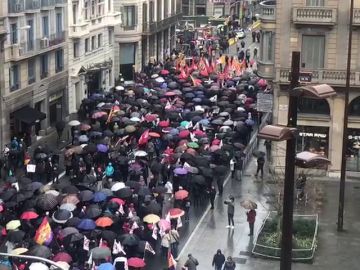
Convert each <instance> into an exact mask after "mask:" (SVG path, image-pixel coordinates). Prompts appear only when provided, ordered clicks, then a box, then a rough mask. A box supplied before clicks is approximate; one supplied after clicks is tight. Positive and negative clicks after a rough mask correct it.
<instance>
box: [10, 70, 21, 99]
mask: <svg viewBox="0 0 360 270" xmlns="http://www.w3.org/2000/svg"><path fill="white" fill-rule="evenodd" d="M9 76H10V91H11V92H12V91H15V90H17V89H19V88H20V67H19V65H13V66H12V67H11V68H10V69H9Z"/></svg>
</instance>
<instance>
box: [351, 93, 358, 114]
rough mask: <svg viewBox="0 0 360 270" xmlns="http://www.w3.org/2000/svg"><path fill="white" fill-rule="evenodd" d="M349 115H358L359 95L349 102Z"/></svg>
mask: <svg viewBox="0 0 360 270" xmlns="http://www.w3.org/2000/svg"><path fill="white" fill-rule="evenodd" d="M349 115H352V116H360V97H357V98H355V99H353V100H352V101H351V102H350V104H349Z"/></svg>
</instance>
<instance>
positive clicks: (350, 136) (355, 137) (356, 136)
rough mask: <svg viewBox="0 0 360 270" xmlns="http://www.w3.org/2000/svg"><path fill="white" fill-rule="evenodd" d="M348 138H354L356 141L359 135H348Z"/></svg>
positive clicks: (359, 139)
mask: <svg viewBox="0 0 360 270" xmlns="http://www.w3.org/2000/svg"><path fill="white" fill-rule="evenodd" d="M348 139H349V140H356V141H360V135H349V136H348Z"/></svg>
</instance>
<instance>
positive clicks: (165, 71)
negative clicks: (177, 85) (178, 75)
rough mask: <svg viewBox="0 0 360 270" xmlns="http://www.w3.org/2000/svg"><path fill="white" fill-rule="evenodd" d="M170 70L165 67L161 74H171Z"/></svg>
mask: <svg viewBox="0 0 360 270" xmlns="http://www.w3.org/2000/svg"><path fill="white" fill-rule="evenodd" d="M169 73H170V72H169V71H168V70H166V69H163V70H162V71H160V74H161V75H169Z"/></svg>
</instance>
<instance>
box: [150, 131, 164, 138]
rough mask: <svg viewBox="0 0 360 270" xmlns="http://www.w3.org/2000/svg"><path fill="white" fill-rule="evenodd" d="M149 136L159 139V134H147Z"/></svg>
mask: <svg viewBox="0 0 360 270" xmlns="http://www.w3.org/2000/svg"><path fill="white" fill-rule="evenodd" d="M149 136H150V137H152V138H160V137H161V136H160V134H159V133H157V132H149Z"/></svg>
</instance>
